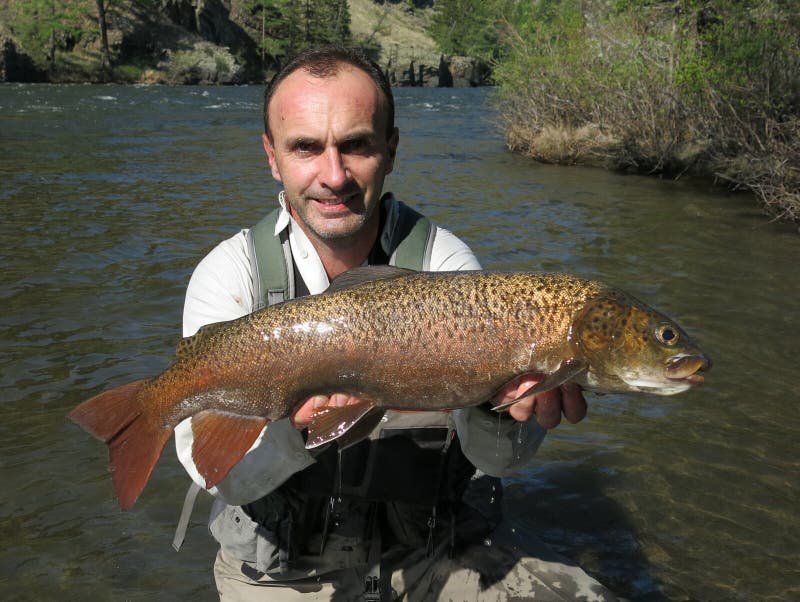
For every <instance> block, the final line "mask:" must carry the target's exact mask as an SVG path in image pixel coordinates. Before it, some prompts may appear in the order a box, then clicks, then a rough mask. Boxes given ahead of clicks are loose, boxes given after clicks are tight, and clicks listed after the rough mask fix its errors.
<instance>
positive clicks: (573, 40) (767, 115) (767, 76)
mask: <svg viewBox="0 0 800 602" xmlns="http://www.w3.org/2000/svg"><path fill="white" fill-rule="evenodd" d="M593 6H599V7H601V8H592V7H593ZM606 6H607V5H606V4H601V3H597V4H596V5H595V3H592V2H587V1H584V2H579V1H578V0H562V1H559V0H540V1H539V2H528V3H522V2H520V3H518V4H517V6H516V10H514V11H510V12H506V13H505V16H504V18H505V19H506V21H505V23H504V28H501V31H502V34H503V35H501V36H499V38H498V40H499V42H500V45H501V48H500V49H499V50H497V51H496V55H495V56H497V57H498V60H497V63H496V66H495V72H494V78H495V81H496V82H497V83H498V84H499V86H500V94H499V98H500V107H501V115H502V118H503V120H504V123H505V127H506V131H507V136H508V141H509V145H510V146H511V147H513V148H516V149H519V150H522V151H524V152H527V153H529V154H531V155H533V156H535V157H537V158H539V159H542V160H550V161H559V162H562V161H566V162H570V161H581V162H587V157H588V158H592V157H593V158H594V159H598V158H600V159H601V161H602V162H603V163H604V164H606V165H609V166H612V167H617V168H624V169H632V170H636V171H644V172H656V173H665V174H681V173H684V172H685V171H686V170H692V171H697V172H699V173H713V174H715V175H717V176H719V177H722V178H725V179H727V180H729V181H730V182H732V183H733V184H734V185H737V186H741V187H747V188H750V189H752V190H754V191H756V192H758V193H759V195H761V197H762V199H764V202H765V204H767V205H768V206H769V207H770V211H772V212H775V213H779V214H781V215H784V216H790V217H792V218H793V219H800V201H798V200H797V199H798V197H799V196H800V168H798V167H796V166H797V165H799V164H800V138H798V135H797V133H798V131H799V130H800V46H798V44H797V40H798V39H800V15H799V14H798V11H797V10H796V5H795V3H793V2H790V1H789V0H739V1H738V2H727V1H724V0H676V1H660V0H617V1H616V2H614V3H613V5H612V8H611V10H608V9H607V8H604V7H606ZM587 7H588V8H587ZM776 191H777V192H776ZM770 195H771V196H770ZM768 197H769V198H770V199H772V200H771V201H767V200H766V199H767V198H768ZM776 198H777V199H783V200H779V201H777V202H775V201H774V199H776ZM787 199H790V200H787ZM791 199H794V200H791Z"/></svg>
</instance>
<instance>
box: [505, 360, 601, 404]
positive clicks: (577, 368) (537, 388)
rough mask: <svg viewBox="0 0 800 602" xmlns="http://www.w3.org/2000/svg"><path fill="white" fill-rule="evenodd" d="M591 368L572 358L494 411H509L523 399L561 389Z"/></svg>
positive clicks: (583, 362)
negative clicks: (557, 388)
mask: <svg viewBox="0 0 800 602" xmlns="http://www.w3.org/2000/svg"><path fill="white" fill-rule="evenodd" d="M588 368H589V365H588V364H587V363H586V362H585V361H583V360H578V359H575V358H570V359H568V360H565V361H563V362H561V365H560V366H559V367H558V370H556V371H555V372H553V373H552V374H551V375H550V376H548V377H547V378H545V379H544V380H543V381H541V382H538V383H536V384H535V385H534V386H533V387H532V388H530V389H528V390H527V391H525V393H523V394H522V395H520V396H519V397H517V398H516V399H512V400H511V401H507V402H506V403H501V404H500V405H498V406H494V407H493V408H492V409H493V410H494V411H495V412H501V411H503V410H507V409H508V408H510V407H511V406H513V405H514V404H515V403H519V402H520V401H522V400H523V399H529V398H531V397H533V396H534V395H536V394H538V393H541V392H542V391H549V390H550V389H555V388H556V387H560V386H561V385H563V384H564V383H566V382H569V381H570V380H572V379H573V378H575V377H576V376H578V375H580V374H582V373H583V372H586V370H587V369H588Z"/></svg>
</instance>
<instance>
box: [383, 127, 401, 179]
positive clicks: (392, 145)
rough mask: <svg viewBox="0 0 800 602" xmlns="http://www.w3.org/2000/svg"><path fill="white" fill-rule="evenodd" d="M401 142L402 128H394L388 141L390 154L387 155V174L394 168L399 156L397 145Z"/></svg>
mask: <svg viewBox="0 0 800 602" xmlns="http://www.w3.org/2000/svg"><path fill="white" fill-rule="evenodd" d="M399 142H400V130H399V129H397V128H394V131H393V132H392V135H391V136H389V140H388V141H387V143H386V147H387V152H388V155H389V156H388V157H387V159H388V160H387V162H386V174H385V175H389V174H390V173H392V170H393V169H394V159H395V157H396V156H397V145H398V143H399Z"/></svg>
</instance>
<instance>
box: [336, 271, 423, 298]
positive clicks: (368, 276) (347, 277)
mask: <svg viewBox="0 0 800 602" xmlns="http://www.w3.org/2000/svg"><path fill="white" fill-rule="evenodd" d="M414 273H415V272H414V270H408V269H406V268H398V267H395V266H391V265H368V266H359V267H356V268H352V269H349V270H347V271H346V272H345V273H343V274H342V275H341V276H338V277H336V278H335V279H334V280H333V282H331V284H330V286H329V287H328V288H327V289H326V290H325V292H326V293H332V292H334V291H340V290H342V289H345V288H350V287H351V286H356V285H357V284H363V283H364V282H372V281H373V280H388V279H390V278H399V277H400V276H408V275H409V274H414Z"/></svg>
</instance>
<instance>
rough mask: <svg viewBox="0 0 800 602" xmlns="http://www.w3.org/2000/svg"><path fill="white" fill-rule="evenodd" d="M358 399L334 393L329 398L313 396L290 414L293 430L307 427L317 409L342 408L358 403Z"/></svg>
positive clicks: (345, 394)
mask: <svg viewBox="0 0 800 602" xmlns="http://www.w3.org/2000/svg"><path fill="white" fill-rule="evenodd" d="M359 401H360V399H358V397H355V396H353V395H350V394H348V393H334V394H333V395H331V396H330V397H328V396H327V395H315V396H314V397H309V398H308V399H306V400H305V401H304V402H303V403H302V404H301V405H300V406H299V407H298V408H297V409H296V410H295V411H294V413H293V414H292V417H291V421H292V424H293V425H294V428H296V429H297V430H303V429H304V428H306V427H307V426H308V423H309V421H310V420H311V415H312V414H313V413H314V412H315V411H316V410H318V409H319V408H324V407H326V406H329V407H332V408H342V407H344V406H346V405H350V404H354V403H358V402H359Z"/></svg>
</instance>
